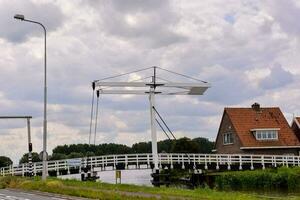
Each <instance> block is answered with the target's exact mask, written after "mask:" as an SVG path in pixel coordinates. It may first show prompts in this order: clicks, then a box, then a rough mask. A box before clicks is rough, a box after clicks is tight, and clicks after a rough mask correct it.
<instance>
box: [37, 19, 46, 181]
mask: <svg viewBox="0 0 300 200" xmlns="http://www.w3.org/2000/svg"><path fill="white" fill-rule="evenodd" d="M38 24H40V25H41V26H42V27H43V29H44V33H45V40H44V42H45V45H44V54H45V55H44V65H45V66H44V131H43V173H42V180H44V181H45V180H46V178H47V174H48V171H47V48H46V47H47V43H46V41H47V39H46V37H47V32H46V28H45V26H44V25H43V24H41V23H38Z"/></svg>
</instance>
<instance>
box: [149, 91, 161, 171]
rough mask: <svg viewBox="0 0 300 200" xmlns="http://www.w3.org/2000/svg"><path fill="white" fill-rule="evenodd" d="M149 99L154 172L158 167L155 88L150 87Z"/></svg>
mask: <svg viewBox="0 0 300 200" xmlns="http://www.w3.org/2000/svg"><path fill="white" fill-rule="evenodd" d="M149 101H150V118H151V119H150V121H151V138H152V156H153V164H154V171H155V172H156V171H157V170H158V169H159V168H158V153H157V134H156V124H155V123H156V121H155V112H154V108H155V88H153V87H152V88H151V89H150V93H149Z"/></svg>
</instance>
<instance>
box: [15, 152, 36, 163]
mask: <svg viewBox="0 0 300 200" xmlns="http://www.w3.org/2000/svg"><path fill="white" fill-rule="evenodd" d="M40 161H41V160H40V158H39V154H38V153H36V152H32V162H40ZM19 163H20V164H22V163H28V153H25V154H24V155H23V156H22V158H21V159H20V161H19Z"/></svg>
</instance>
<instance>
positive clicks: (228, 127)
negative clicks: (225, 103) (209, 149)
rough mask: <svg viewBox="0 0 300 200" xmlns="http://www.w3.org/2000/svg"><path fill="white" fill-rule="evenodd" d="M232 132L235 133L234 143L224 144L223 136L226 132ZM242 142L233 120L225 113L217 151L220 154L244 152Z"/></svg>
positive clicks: (218, 137)
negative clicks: (241, 148)
mask: <svg viewBox="0 0 300 200" xmlns="http://www.w3.org/2000/svg"><path fill="white" fill-rule="evenodd" d="M228 132H231V133H232V134H233V138H234V139H233V140H234V142H233V144H226V145H224V144H223V136H224V134H225V133H228ZM240 147H241V142H240V140H239V138H238V136H237V134H236V131H235V130H234V127H233V125H232V123H231V120H230V119H229V117H228V115H227V114H226V113H224V115H223V118H222V122H221V125H220V128H219V133H218V136H217V140H216V145H215V149H216V153H220V154H234V153H243V151H242V150H240Z"/></svg>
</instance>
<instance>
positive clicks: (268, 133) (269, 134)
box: [251, 128, 280, 141]
mask: <svg viewBox="0 0 300 200" xmlns="http://www.w3.org/2000/svg"><path fill="white" fill-rule="evenodd" d="M279 130H280V129H279V128H265V129H251V132H253V134H254V136H255V139H256V140H258V141H268V140H270V141H274V140H278V131H279Z"/></svg>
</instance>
